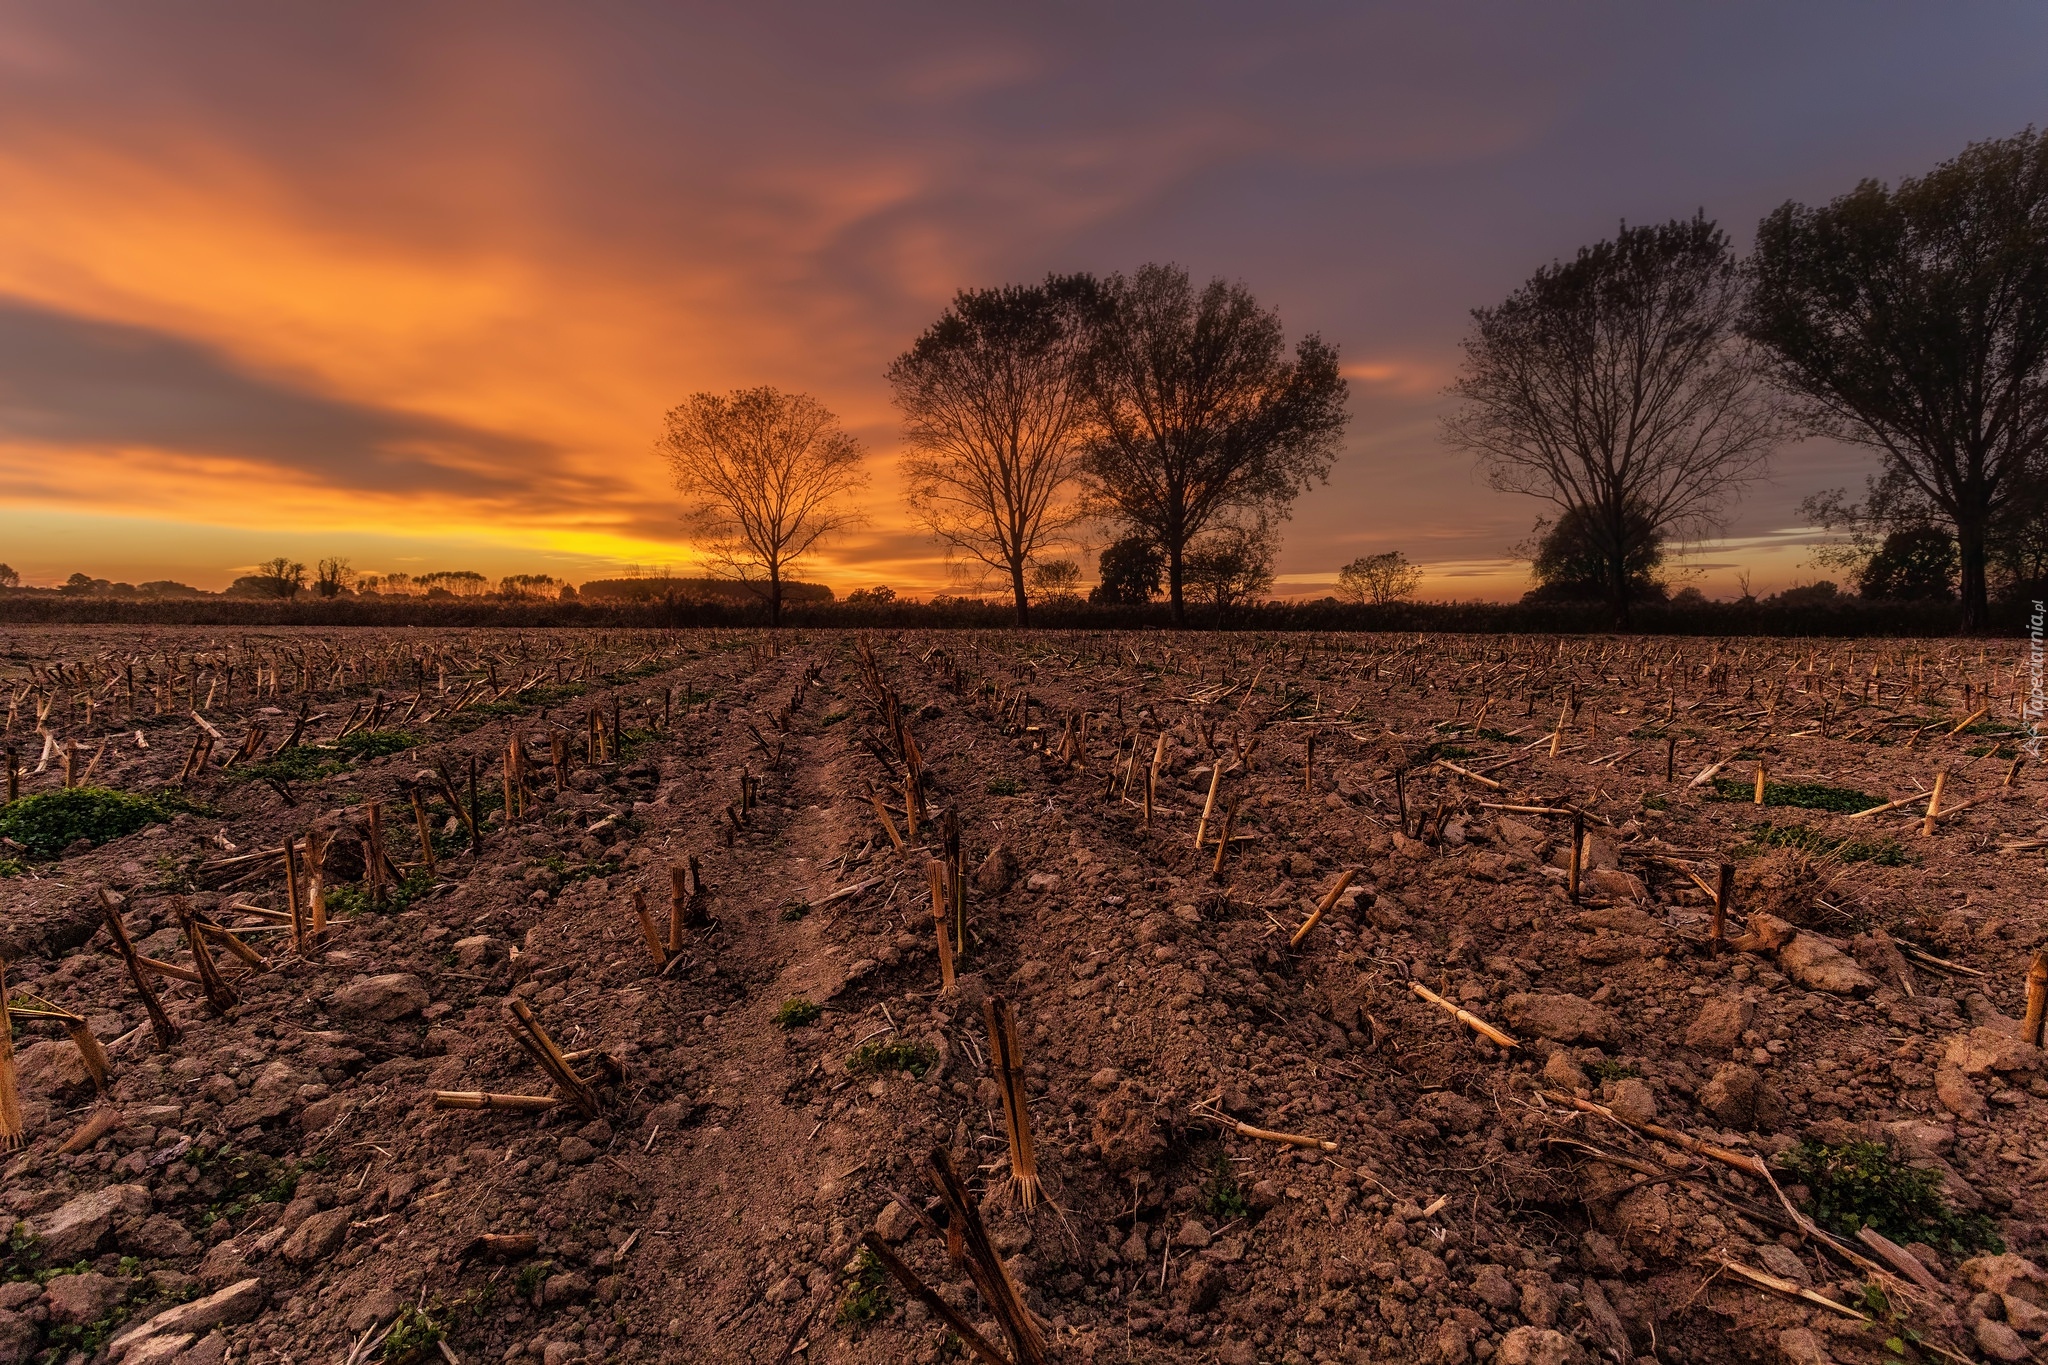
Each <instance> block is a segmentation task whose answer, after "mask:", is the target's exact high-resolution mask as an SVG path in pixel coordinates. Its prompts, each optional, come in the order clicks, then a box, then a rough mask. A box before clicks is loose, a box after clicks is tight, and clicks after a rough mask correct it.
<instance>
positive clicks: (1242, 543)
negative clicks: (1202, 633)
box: [1186, 521, 1280, 619]
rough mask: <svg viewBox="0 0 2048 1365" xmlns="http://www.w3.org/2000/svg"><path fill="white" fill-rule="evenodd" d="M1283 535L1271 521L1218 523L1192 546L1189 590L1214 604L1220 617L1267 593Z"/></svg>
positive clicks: (1188, 569) (1189, 550)
mask: <svg viewBox="0 0 2048 1365" xmlns="http://www.w3.org/2000/svg"><path fill="white" fill-rule="evenodd" d="M1279 549H1280V545H1279V537H1278V536H1276V535H1275V534H1274V533H1273V528H1272V526H1271V525H1270V524H1269V523H1266V522H1263V521H1262V522H1258V523H1256V524H1254V525H1249V526H1247V525H1241V524H1235V523H1233V524H1230V525H1226V526H1217V527H1214V528H1212V529H1210V530H1208V531H1206V532H1204V533H1203V535H1202V538H1201V539H1200V540H1198V541H1196V542H1195V543H1194V544H1193V545H1191V546H1189V547H1188V554H1187V566H1186V567H1187V590H1188V595H1189V596H1191V597H1193V598H1194V599H1195V600H1196V601H1197V602H1200V603H1203V604H1205V605H1207V606H1211V607H1214V608H1215V609H1216V614H1217V616H1218V618H1219V619H1220V618H1221V617H1222V616H1223V615H1224V614H1225V613H1226V612H1228V611H1229V610H1230V609H1231V608H1232V607H1237V606H1243V605H1244V604H1246V603H1248V602H1252V601H1255V600H1257V599H1258V598H1261V597H1263V596H1265V595H1266V593H1267V591H1268V590H1269V589H1271V588H1272V586H1273V559H1274V557H1275V555H1277V554H1278V553H1279Z"/></svg>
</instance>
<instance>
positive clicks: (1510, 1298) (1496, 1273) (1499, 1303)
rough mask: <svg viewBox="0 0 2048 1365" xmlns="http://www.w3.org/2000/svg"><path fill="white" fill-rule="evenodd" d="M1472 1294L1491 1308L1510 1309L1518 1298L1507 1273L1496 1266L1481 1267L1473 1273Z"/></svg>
mask: <svg viewBox="0 0 2048 1365" xmlns="http://www.w3.org/2000/svg"><path fill="white" fill-rule="evenodd" d="M1472 1292H1473V1293H1474V1294H1477V1295H1478V1296H1479V1297H1480V1298H1481V1299H1482V1300H1484V1301H1485V1302H1486V1304H1487V1305H1488V1306H1490V1307H1493V1308H1507V1307H1510V1306H1511V1305H1513V1303H1514V1302H1515V1300H1516V1298H1518V1297H1519V1296H1518V1295H1517V1294H1516V1292H1515V1286H1514V1282H1513V1281H1511V1280H1509V1279H1508V1273H1507V1271H1505V1270H1502V1269H1501V1268H1500V1267H1499V1266H1497V1265H1483V1266H1480V1267H1479V1269H1478V1270H1477V1271H1475V1272H1474V1273H1473V1276H1472Z"/></svg>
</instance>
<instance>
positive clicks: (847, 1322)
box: [839, 1247, 890, 1330]
mask: <svg viewBox="0 0 2048 1365" xmlns="http://www.w3.org/2000/svg"><path fill="white" fill-rule="evenodd" d="M889 1304H890V1299H889V1272H888V1271H886V1270H884V1269H883V1268H882V1263H881V1262H880V1261H878V1260H876V1259H875V1253H874V1252H872V1251H869V1250H868V1249H867V1248H866V1247H862V1248H861V1250H860V1255H859V1256H858V1257H856V1258H855V1259H854V1262H853V1271H852V1273H851V1275H850V1276H849V1278H848V1280H847V1285H846V1293H845V1295H844V1296H843V1297H842V1298H841V1299H840V1300H839V1325H840V1326H842V1327H851V1328H854V1329H855V1330H858V1329H860V1328H862V1327H865V1326H867V1325H868V1324H869V1323H871V1322H873V1321H875V1320H876V1319H877V1318H879V1317H881V1316H882V1314H884V1313H886V1312H888V1311H889Z"/></svg>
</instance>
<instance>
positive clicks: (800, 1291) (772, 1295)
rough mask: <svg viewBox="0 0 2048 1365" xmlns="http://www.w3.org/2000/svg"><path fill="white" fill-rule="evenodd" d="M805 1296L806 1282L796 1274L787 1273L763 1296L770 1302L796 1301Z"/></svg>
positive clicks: (769, 1287)
mask: <svg viewBox="0 0 2048 1365" xmlns="http://www.w3.org/2000/svg"><path fill="white" fill-rule="evenodd" d="M803 1296H804V1282H803V1281H802V1280H799V1279H798V1278H797V1277H796V1276H794V1275H785V1276H783V1277H782V1278H781V1279H779V1280H777V1281H776V1282H775V1283H774V1284H772V1285H770V1286H768V1291H767V1292H766V1293H765V1294H763V1295H762V1296H761V1297H762V1298H764V1299H766V1300H767V1301H768V1302H770V1303H795V1302H796V1301H797V1300H798V1299H800V1298H802V1297H803Z"/></svg>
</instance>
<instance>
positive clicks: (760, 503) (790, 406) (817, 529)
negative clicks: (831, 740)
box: [657, 386, 867, 626]
mask: <svg viewBox="0 0 2048 1365" xmlns="http://www.w3.org/2000/svg"><path fill="white" fill-rule="evenodd" d="M657 448H658V449H659V450H660V451H661V453H662V454H663V456H665V457H666V458H667V460H668V463H669V468H670V469H672V470H673V471H674V473H675V479H676V488H677V489H678V490H679V491H680V492H681V493H682V494H683V497H684V498H685V500H686V502H687V504H688V505H687V509H686V511H685V512H684V521H685V524H687V525H688V526H689V527H690V528H691V529H692V531H693V532H694V533H695V534H696V535H698V536H699V537H701V538H702V539H703V540H704V541H706V542H707V543H706V548H707V549H708V550H709V551H710V553H711V557H712V562H713V565H714V566H715V571H717V572H719V573H720V574H722V575H723V576H725V577H729V578H733V579H736V580H738V581H739V582H741V583H744V584H746V585H747V586H748V587H749V588H750V589H752V590H753V591H754V592H755V593H756V594H757V595H758V596H760V597H761V599H762V600H763V601H765V602H767V604H768V619H769V622H770V623H771V624H773V625H777V626H779V625H781V624H782V589H783V583H784V581H785V580H786V579H787V578H788V576H789V573H790V570H791V568H792V567H793V566H794V565H795V564H797V563H798V562H799V561H800V560H802V559H803V557H804V556H805V555H807V554H809V553H810V552H811V551H813V550H815V549H816V548H817V547H818V544H819V542H821V541H822V540H824V539H825V537H827V536H829V535H831V534H833V533H834V532H837V531H841V530H844V529H845V528H846V527H847V526H849V525H852V524H853V523H854V522H855V521H857V520H858V519H859V515H860V514H859V513H858V512H856V511H854V510H852V509H850V508H848V507H846V505H845V504H844V502H843V498H844V497H845V495H846V494H848V493H851V492H853V491H854V490H856V489H858V488H861V487H864V486H865V485H866V483H867V474H866V473H865V472H864V471H863V470H862V469H861V450H860V443H859V442H858V441H856V440H855V439H854V438H853V437H852V436H851V435H850V434H849V433H847V432H846V431H843V430H842V429H841V428H840V426H839V419H838V418H837V417H834V416H833V415H832V414H831V413H830V412H829V411H827V410H826V408H825V406H824V405H823V404H822V403H820V402H818V400H817V399H815V398H812V397H811V396H810V395H808V394H801V393H783V392H782V391H781V390H779V389H773V388H768V387H765V386H764V387H761V388H757V389H735V390H734V391H733V392H732V393H730V394H723V395H721V394H715V393H694V394H691V395H690V397H689V398H688V399H686V400H684V401H683V402H682V403H681V404H679V405H678V406H676V407H674V408H671V409H670V410H669V413H668V418H667V430H666V431H665V432H664V433H663V435H662V437H661V439H660V441H659V442H658V443H657Z"/></svg>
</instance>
